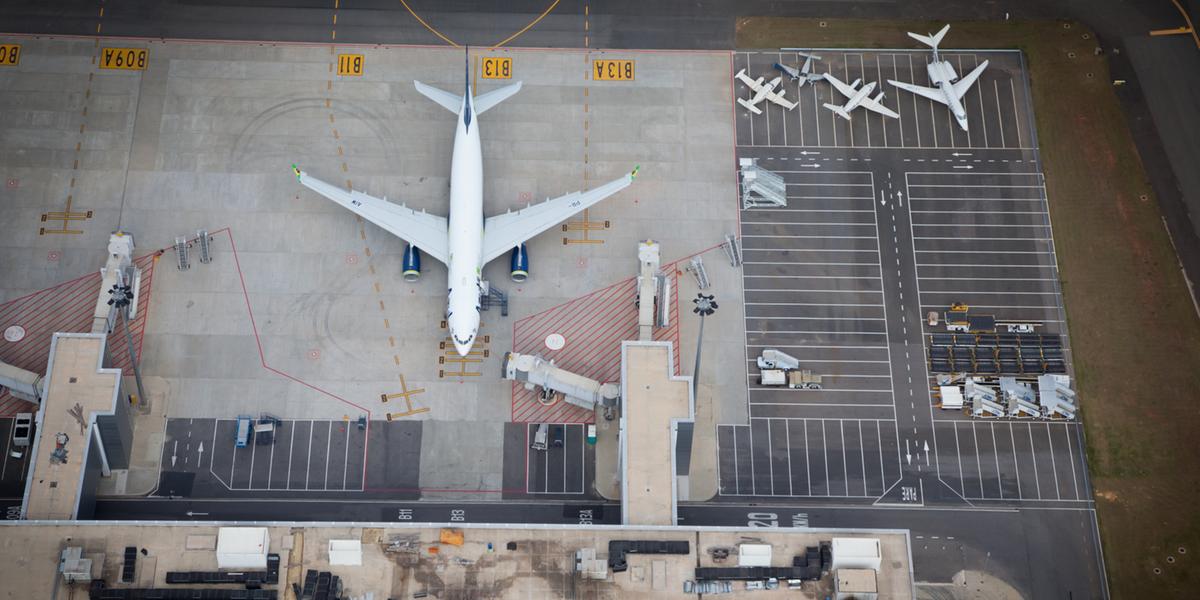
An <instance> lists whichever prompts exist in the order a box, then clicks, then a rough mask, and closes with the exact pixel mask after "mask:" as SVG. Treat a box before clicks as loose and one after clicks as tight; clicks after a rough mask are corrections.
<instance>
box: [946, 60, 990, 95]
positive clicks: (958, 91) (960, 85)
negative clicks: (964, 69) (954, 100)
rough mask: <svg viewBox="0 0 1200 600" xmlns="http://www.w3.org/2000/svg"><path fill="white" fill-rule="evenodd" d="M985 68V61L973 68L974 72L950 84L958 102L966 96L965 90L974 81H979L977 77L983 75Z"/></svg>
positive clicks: (986, 63) (986, 62) (969, 87)
mask: <svg viewBox="0 0 1200 600" xmlns="http://www.w3.org/2000/svg"><path fill="white" fill-rule="evenodd" d="M987 66H988V61H986V60H985V61H983V62H981V63H979V66H978V67H975V70H974V71H971V72H970V73H967V76H966V77H963V78H962V79H959V80H958V81H955V82H954V83H953V84H952V87H953V88H954V95H955V96H958V98H959V100H961V99H962V97H963V96H965V95H967V90H969V89H971V85H973V84H974V83H975V80H976V79H979V76H980V75H982V74H983V70H984V69H986V68H987Z"/></svg>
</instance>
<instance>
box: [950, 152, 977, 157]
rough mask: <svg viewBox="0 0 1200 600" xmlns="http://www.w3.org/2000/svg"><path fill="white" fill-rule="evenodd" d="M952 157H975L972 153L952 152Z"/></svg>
mask: <svg viewBox="0 0 1200 600" xmlns="http://www.w3.org/2000/svg"><path fill="white" fill-rule="evenodd" d="M950 156H974V155H973V154H971V153H970V152H951V153H950Z"/></svg>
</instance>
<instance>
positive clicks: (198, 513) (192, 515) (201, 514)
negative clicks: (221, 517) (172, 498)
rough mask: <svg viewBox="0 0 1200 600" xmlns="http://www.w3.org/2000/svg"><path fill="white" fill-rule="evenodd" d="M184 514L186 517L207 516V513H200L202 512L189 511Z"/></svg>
mask: <svg viewBox="0 0 1200 600" xmlns="http://www.w3.org/2000/svg"><path fill="white" fill-rule="evenodd" d="M184 514H186V515H187V516H189V517H206V516H208V513H202V512H192V511H190V510H189V511H187V512H186V513H184Z"/></svg>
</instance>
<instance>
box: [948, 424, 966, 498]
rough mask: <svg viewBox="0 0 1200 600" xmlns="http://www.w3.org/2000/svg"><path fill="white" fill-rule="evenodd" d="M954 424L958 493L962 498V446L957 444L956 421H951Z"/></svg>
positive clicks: (963, 488) (964, 484)
mask: <svg viewBox="0 0 1200 600" xmlns="http://www.w3.org/2000/svg"><path fill="white" fill-rule="evenodd" d="M952 423H953V424H954V454H955V455H957V456H958V495H959V496H962V497H963V498H966V497H967V490H966V488H965V486H966V481H967V479H966V478H965V477H963V468H962V448H961V447H960V446H959V445H958V421H952Z"/></svg>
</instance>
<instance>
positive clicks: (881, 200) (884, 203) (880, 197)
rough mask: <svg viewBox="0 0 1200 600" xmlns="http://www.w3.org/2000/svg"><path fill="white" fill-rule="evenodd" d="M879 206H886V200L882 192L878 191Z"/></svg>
mask: <svg viewBox="0 0 1200 600" xmlns="http://www.w3.org/2000/svg"><path fill="white" fill-rule="evenodd" d="M879 205H880V206H886V205H887V198H886V197H885V196H884V193H883V190H879Z"/></svg>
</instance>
